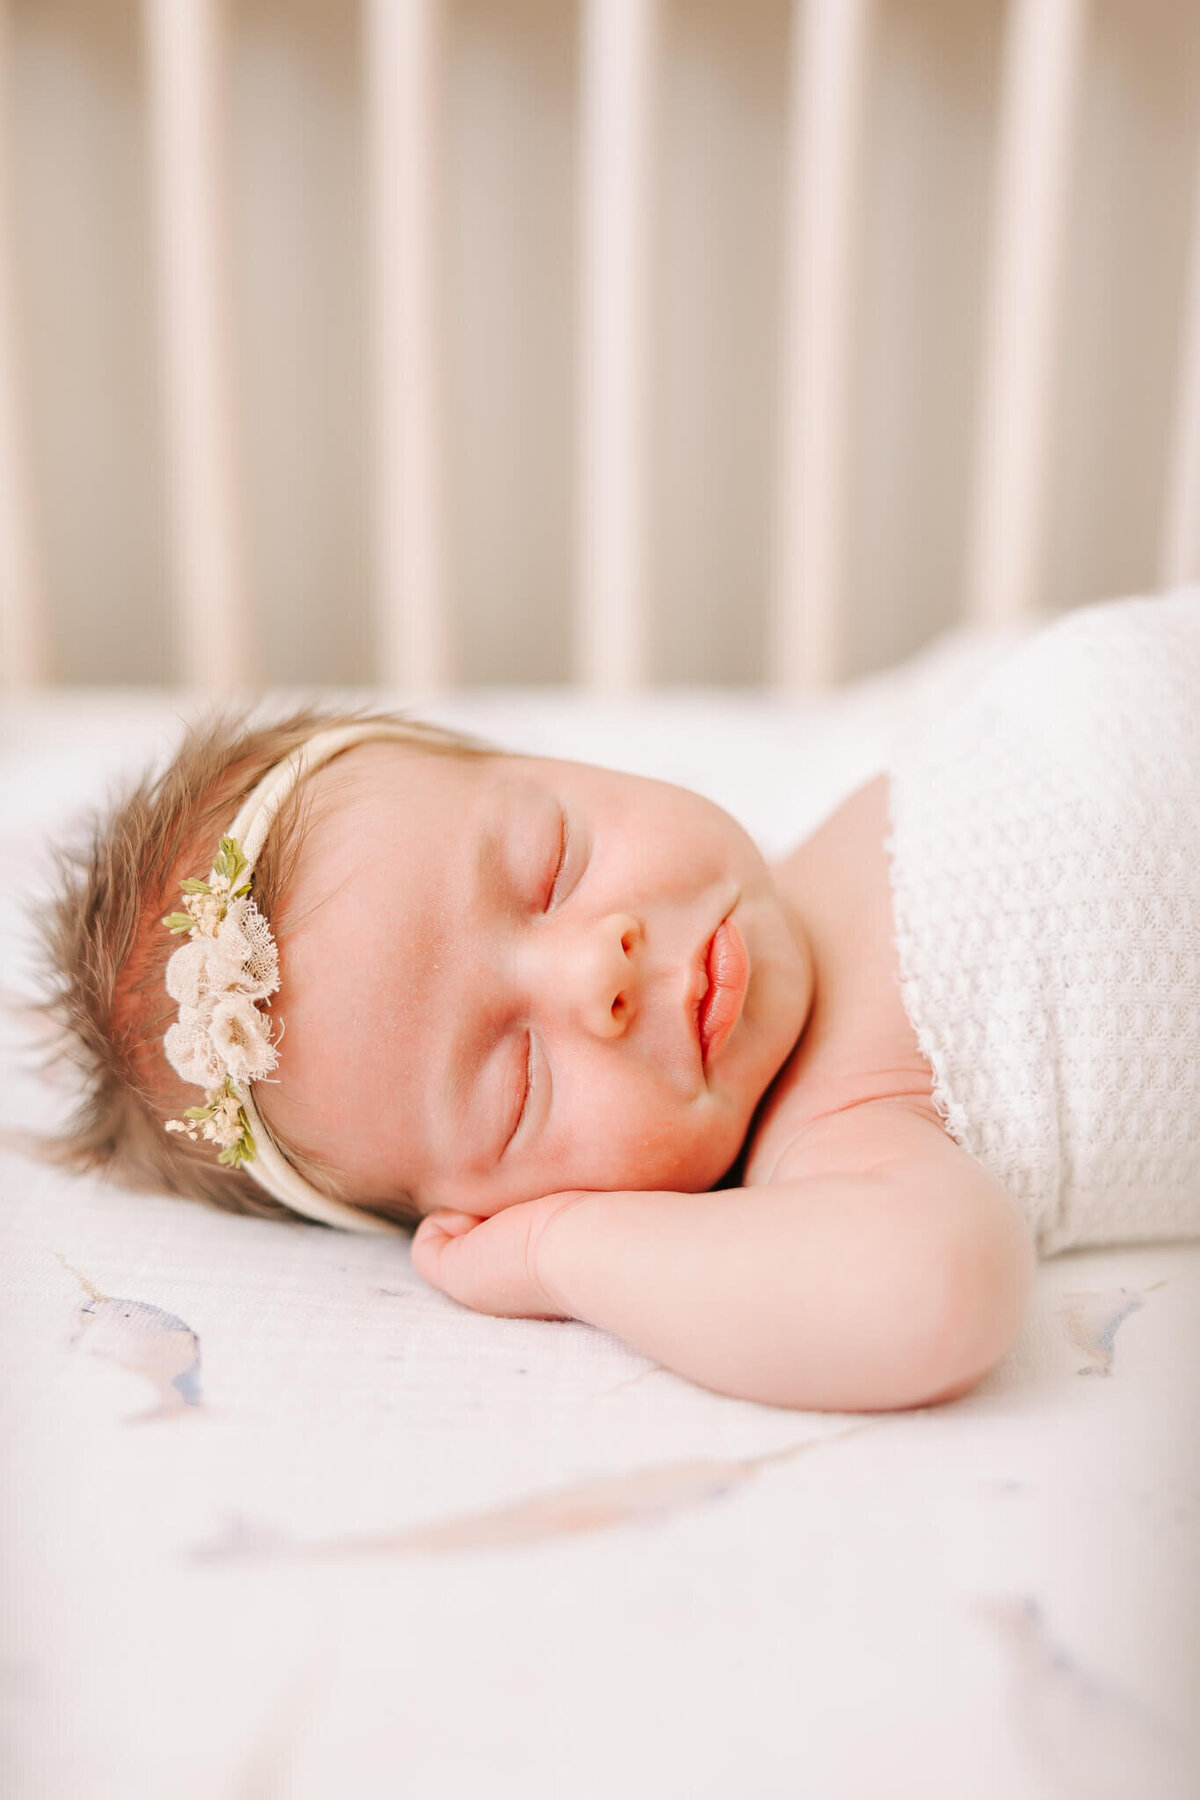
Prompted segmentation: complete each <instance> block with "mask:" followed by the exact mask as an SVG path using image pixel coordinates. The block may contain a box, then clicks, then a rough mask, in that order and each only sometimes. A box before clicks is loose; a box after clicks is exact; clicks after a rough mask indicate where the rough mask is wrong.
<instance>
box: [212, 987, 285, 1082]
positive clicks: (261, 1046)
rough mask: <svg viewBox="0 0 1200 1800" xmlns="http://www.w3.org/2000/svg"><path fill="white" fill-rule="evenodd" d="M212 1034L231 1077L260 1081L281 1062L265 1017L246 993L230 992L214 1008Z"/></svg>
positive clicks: (219, 1056)
mask: <svg viewBox="0 0 1200 1800" xmlns="http://www.w3.org/2000/svg"><path fill="white" fill-rule="evenodd" d="M209 1037H210V1039H211V1042H212V1045H213V1048H214V1049H215V1051H216V1054H217V1056H218V1058H219V1059H220V1063H221V1066H222V1067H223V1068H224V1069H225V1071H226V1073H227V1074H228V1075H229V1077H230V1079H231V1080H233V1081H235V1082H237V1084H238V1085H239V1086H241V1085H242V1084H243V1083H245V1082H250V1081H260V1080H261V1079H262V1077H263V1076H264V1075H268V1074H270V1072H271V1070H272V1069H273V1068H274V1067H275V1065H276V1064H277V1063H278V1061H279V1056H278V1054H277V1052H276V1050H275V1046H274V1045H273V1044H272V1042H271V1034H270V1029H269V1027H268V1024H267V1021H266V1019H265V1018H264V1017H263V1015H262V1013H260V1012H259V1010H258V1008H257V1006H255V1004H254V1002H253V1000H251V999H250V997H249V995H247V994H230V995H227V997H226V998H225V999H223V1000H219V1001H218V1002H217V1004H216V1006H214V1007H213V1012H212V1022H211V1024H210V1026H209Z"/></svg>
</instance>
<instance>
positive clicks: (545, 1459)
mask: <svg viewBox="0 0 1200 1800" xmlns="http://www.w3.org/2000/svg"><path fill="white" fill-rule="evenodd" d="M996 650H997V644H996V642H995V641H994V640H990V639H977V638H970V637H963V636H961V635H960V636H958V637H956V638H954V639H950V640H946V641H944V642H943V643H942V644H940V645H939V646H937V647H936V648H935V649H934V650H933V651H932V652H929V653H927V654H926V655H925V656H923V657H922V658H920V659H918V661H917V662H916V663H914V664H912V665H909V666H908V667H906V668H904V669H902V670H899V671H895V672H893V673H891V674H889V675H887V676H885V677H881V678H877V679H875V680H872V681H870V682H866V683H862V684H859V685H858V686H857V687H855V688H853V689H850V690H848V691H847V692H845V693H843V694H840V695H838V696H835V697H834V698H832V699H830V700H828V701H824V702H821V703H819V704H818V703H815V702H814V703H811V704H808V703H806V704H804V705H799V704H798V703H795V702H791V703H784V702H764V701H762V700H758V699H734V698H730V697H719V696H714V695H707V696H705V695H694V694H681V695H678V696H673V697H672V696H656V697H652V698H647V699H645V700H640V701H636V702H629V703H622V704H616V703H612V704H601V703H596V702H581V701H580V700H579V699H578V698H577V697H575V696H568V695H562V694H557V695H540V696H538V695H521V696H512V695H509V696H498V695H491V696H488V695H475V696H463V695H457V696H449V697H447V699H446V700H445V702H444V703H442V704H439V705H437V706H436V707H433V708H430V709H429V710H430V711H432V712H434V713H435V714H436V716H438V717H439V718H442V719H445V720H447V721H450V722H454V723H459V724H464V725H468V726H471V727H473V728H474V729H477V730H479V731H481V732H483V733H484V734H486V735H490V736H493V737H495V738H496V739H498V740H503V741H508V742H511V743H513V744H514V745H517V746H520V747H523V748H534V749H544V750H549V751H551V752H554V753H559V754H569V755H576V756H583V757H589V758H595V759H597V760H603V761H608V762H612V763H614V764H619V765H621V766H625V767H632V768H638V769H643V770H646V771H647V772H651V773H657V774H663V775H667V776H671V777H674V778H677V779H682V780H685V781H690V782H692V783H693V784H694V785H696V786H698V787H701V788H703V789H704V790H705V791H707V792H709V793H711V794H712V795H714V797H716V798H718V799H720V800H721V801H723V802H724V803H726V804H727V805H729V806H730V807H731V808H732V810H734V811H735V812H736V813H738V814H739V816H741V817H742V818H743V819H744V820H745V821H746V822H747V824H749V825H750V827H751V829H753V830H755V831H756V832H757V833H758V835H759V836H760V838H761V839H762V840H763V841H764V842H765V843H766V844H767V845H768V846H769V847H770V848H772V849H779V850H782V849H783V848H785V847H786V846H787V845H788V844H789V843H790V842H792V841H794V840H795V839H796V838H797V837H798V836H799V835H801V834H802V833H803V832H805V831H807V830H808V829H810V828H811V827H812V826H813V825H814V824H816V823H817V822H818V821H819V819H820V818H821V817H822V816H823V815H824V813H825V812H826V811H827V810H828V809H829V808H830V807H831V806H832V805H834V804H835V803H836V802H837V801H838V800H839V799H840V798H841V797H842V796H843V795H844V794H845V793H847V792H849V791H850V790H852V789H853V787H854V786H855V785H857V783H858V782H859V781H861V780H862V779H865V778H866V777H867V776H868V775H870V774H871V773H872V772H873V771H874V770H875V769H876V768H878V767H879V766H881V764H882V763H883V762H884V761H885V760H886V757H887V754H888V749H889V746H890V744H891V742H892V741H893V739H894V735H895V733H896V732H897V731H898V730H900V729H902V728H903V727H904V726H905V725H906V724H907V723H909V722H910V721H911V720H912V719H914V718H915V717H917V716H919V715H920V713H921V712H922V711H923V709H924V708H926V707H928V706H930V705H936V704H937V703H938V700H939V697H940V696H943V695H945V694H948V693H949V692H951V691H952V690H953V689H955V688H956V687H957V686H958V684H959V683H960V682H961V681H962V680H963V679H964V678H965V677H966V674H967V673H968V672H969V671H970V670H973V669H974V668H976V667H978V666H979V665H980V664H981V663H983V662H986V661H987V660H989V659H990V657H991V656H993V655H994V654H995V653H996ZM183 710H185V709H184V708H183V706H182V703H179V702H176V701H174V700H172V699H169V698H168V699H164V698H162V697H155V696H148V695H142V696H134V695H124V696H91V697H89V696H86V695H80V694H71V695H58V696H48V697H45V698H43V699H41V700H38V701H29V702H24V703H21V704H19V705H17V706H13V707H10V709H9V711H8V713H7V715H6V717H5V719H4V723H3V735H2V739H0V851H2V856H0V867H2V869H3V876H2V891H0V908H2V914H0V927H2V930H3V945H4V951H3V955H4V965H3V973H4V981H5V984H6V986H7V987H9V988H16V989H21V988H22V987H24V985H25V984H26V981H27V960H26V952H25V948H24V945H23V940H22V935H21V926H20V916H19V911H18V907H17V899H16V896H17V893H18V890H19V889H21V888H22V887H23V886H24V887H26V888H27V887H28V884H29V878H30V872H31V870H33V869H34V868H35V867H36V865H37V861H38V858H39V856H40V855H41V853H42V850H43V846H44V841H45V838H46V834H47V831H48V830H49V831H51V832H52V831H53V830H54V829H55V828H57V827H58V826H59V825H61V823H62V822H63V821H64V820H65V819H66V818H68V817H69V816H70V814H71V812H72V810H73V809H74V808H75V807H77V806H78V805H79V804H80V803H81V802H85V801H87V800H89V799H91V798H93V797H96V796H98V795H99V794H101V793H103V792H104V791H105V789H106V787H107V785H108V783H109V782H110V781H111V780H112V779H114V778H115V777H116V776H118V775H119V774H120V773H121V772H125V771H129V770H132V769H137V768H139V767H140V766H141V764H142V762H143V761H144V759H145V758H146V757H147V756H148V755H152V754H155V753H156V752H158V751H160V750H161V748H162V747H163V746H164V745H166V744H167V743H169V741H170V739H171V736H172V734H173V731H174V728H175V725H174V722H175V720H176V719H177V718H178V716H179V715H180V713H181V711H183ZM5 1029H6V1046H5V1050H4V1061H3V1077H4V1079H3V1091H4V1103H3V1117H4V1118H5V1120H7V1121H8V1122H10V1123H11V1122H13V1121H17V1122H20V1123H27V1122H30V1121H37V1120H45V1119H46V1118H47V1117H48V1116H49V1110H48V1108H49V1103H48V1101H47V1099H46V1096H45V1095H44V1094H43V1093H42V1092H41V1091H40V1089H39V1088H38V1087H37V1086H36V1085H35V1084H33V1083H32V1082H31V1081H30V1079H29V1078H28V1075H27V1074H26V1073H25V1072H24V1071H23V1069H22V1066H21V1059H20V1055H19V1051H18V1047H17V1045H16V1042H15V1040H14V1036H13V1029H12V1026H11V1024H9V1025H6V1028H5ZM0 1180H2V1182H3V1190H4V1199H3V1207H2V1209H0V1225H2V1231H3V1248H2V1252H0V1254H2V1262H0V1276H2V1279H3V1290H4V1292H3V1323H2V1326H0V1355H2V1358H3V1371H4V1377H3V1386H4V1395H3V1402H4V1406H5V1411H6V1423H5V1446H6V1455H7V1463H8V1468H9V1479H8V1481H7V1483H6V1491H5V1503H4V1504H5V1518H4V1545H5V1567H4V1570H3V1582H4V1589H5V1592H6V1596H7V1599H6V1606H5V1613H6V1623H5V1643H4V1647H3V1665H2V1668H0V1699H2V1703H3V1713H4V1719H5V1725H6V1729H7V1747H6V1751H5V1757H6V1761H5V1765H4V1766H5V1768H6V1776H5V1792H6V1793H8V1794H11V1795H12V1796H14V1800H17V1797H20V1800H26V1797H30V1800H32V1797H33V1796H38V1797H39V1800H42V1797H53V1800H58V1797H59V1796H62V1797H63V1800H66V1797H67V1796H71V1797H72V1800H110V1797H111V1800H166V1797H168V1796H169V1797H170V1800H226V1797H228V1800H251V1797H254V1800H265V1797H267V1796H271V1797H274V1800H279V1797H286V1800H325V1797H326V1796H329V1797H332V1796H339V1797H341V1796H354V1797H355V1800H374V1797H375V1796H379V1797H380V1800H383V1797H384V1796H387V1797H389V1800H390V1797H392V1796H403V1797H404V1800H443V1797H447V1800H449V1797H457V1796H460V1795H461V1796H467V1795H472V1794H477V1793H487V1794H488V1795H490V1796H493V1797H497V1800H506V1797H507V1796H514V1797H516V1796H521V1797H522V1800H542V1797H545V1800H557V1797H558V1796H562V1795H568V1794H569V1795H571V1796H572V1797H573V1800H602V1797H603V1800H610V1797H611V1796H612V1795H614V1794H617V1793H624V1794H628V1795H630V1796H633V1797H634V1800H641V1797H643V1796H645V1797H647V1800H649V1797H653V1800H675V1797H676V1796H678V1797H679V1800H684V1797H686V1800H707V1797H709V1796H712V1797H714V1800H715V1797H716V1796H721V1797H722V1800H725V1797H726V1796H729V1795H737V1796H748V1797H752V1800H758V1797H766V1796H771V1797H774V1796H781V1797H782V1796H788V1797H789V1800H790V1797H793V1796H794V1797H799V1796H801V1795H803V1796H806V1797H811V1800H827V1797H828V1800H834V1797H836V1800H842V1797H843V1796H844V1797H846V1800H850V1797H855V1800H880V1797H881V1796H888V1800H894V1797H896V1796H905V1795H910V1794H911V1795H918V1794H919V1795H921V1796H926V1797H929V1800H939V1797H941V1796H946V1797H947V1800H949V1797H951V1796H953V1797H954V1800H958V1797H959V1796H963V1795H967V1794H969V1795H971V1796H972V1797H973V1800H1014V1797H1021V1800H1025V1797H1029V1800H1041V1797H1043V1796H1044V1797H1057V1796H1092V1795H1113V1796H1116V1795H1126V1794H1134V1793H1137V1794H1145V1795H1147V1796H1150V1795H1153V1796H1155V1797H1156V1800H1162V1797H1163V1796H1171V1797H1178V1796H1183V1795H1184V1794H1187V1793H1192V1792H1194V1791H1195V1789H1194V1787H1193V1785H1192V1784H1193V1782H1194V1780H1195V1775H1194V1771H1195V1770H1196V1769H1197V1767H1200V1731H1198V1729H1197V1723H1196V1717H1195V1696H1196V1693H1197V1692H1198V1691H1200V1516H1198V1514H1200V1454H1198V1449H1197V1434H1196V1429H1195V1425H1196V1419H1197V1417H1198V1416H1200V1406H1198V1404H1197V1401H1198V1398H1200V1359H1198V1357H1197V1354H1196V1352H1197V1343H1198V1340H1200V1245H1176V1246H1166V1247H1157V1248H1153V1249H1143V1248H1137V1249H1127V1250H1115V1251H1105V1252H1102V1253H1096V1252H1092V1253H1085V1254H1077V1255H1073V1256H1070V1257H1063V1258H1060V1259H1058V1260H1056V1261H1053V1262H1050V1263H1048V1264H1046V1265H1044V1266H1043V1267H1042V1269H1041V1270H1040V1272H1039V1277H1038V1283H1037V1291H1036V1297H1035V1301H1034V1304H1033V1307H1032V1309H1031V1312H1030V1316H1029V1319H1028V1322H1027V1324H1026V1327H1025V1329H1024V1331H1023V1333H1022V1336H1021V1339H1020V1342H1019V1343H1018V1345H1017V1347H1016V1348H1015V1350H1014V1351H1013V1353H1012V1354H1011V1356H1010V1357H1009V1358H1008V1359H1007V1361H1006V1363H1005V1364H1004V1366H1003V1367H1002V1368H1001V1369H999V1370H997V1371H996V1372H995V1373H994V1374H993V1375H992V1376H991V1377H990V1378H989V1379H988V1380H987V1381H986V1382H985V1383H984V1384H983V1385H982V1387H981V1388H979V1389H978V1390H977V1391H976V1392H975V1393H973V1394H972V1395H970V1396H969V1397H967V1398H965V1399H963V1400H960V1401H958V1402H956V1403H954V1404H953V1405H950V1406H946V1407H941V1408H936V1409H932V1410H929V1411H918V1412H914V1413H910V1414H902V1415H893V1416H883V1417H876V1418H866V1419H862V1418H851V1417H833V1416H827V1415H820V1414H789V1413H785V1412H780V1411H775V1410H772V1409H770V1408H767V1407H759V1406H753V1405H748V1404H744V1403H742V1402H737V1401H731V1400H725V1399H721V1398H718V1397H716V1396H714V1395H711V1394H708V1393H705V1392H702V1391H701V1390H699V1389H697V1388H694V1387H692V1386H690V1385H689V1384H688V1383H686V1382H684V1381H682V1380H680V1379H678V1378H677V1377H675V1376H674V1375H672V1374H669V1373H667V1372H666V1371H664V1370H662V1369H661V1368H658V1367H657V1366H655V1365H654V1364H652V1363H650V1362H649V1361H647V1359H645V1358H644V1357H642V1356H640V1355H637V1354H635V1353H634V1352H632V1351H630V1350H628V1349H626V1348H625V1347H624V1346H622V1345H621V1344H619V1343H617V1342H615V1341H614V1340H612V1339H611V1338H608V1337H607V1336H605V1335H604V1334H603V1333H601V1332H598V1331H594V1330H592V1329H590V1328H589V1327H586V1326H583V1325H573V1324H543V1323H537V1322H531V1321H504V1320H493V1319H487V1318H481V1317H477V1316H476V1315H474V1314H471V1313H468V1312H466V1311H464V1310H463V1309H461V1308H459V1307H457V1306H455V1305H454V1304H453V1303H452V1302H450V1301H448V1300H446V1299H444V1298H443V1297H442V1296H440V1295H438V1294H435V1293H433V1292H432V1291H430V1290H429V1289H427V1288H425V1287H424V1286H423V1285H422V1284H421V1283H420V1281H419V1280H418V1279H417V1278H416V1276H415V1275H414V1274H413V1272H412V1270H411V1268H410V1266H409V1260H408V1252H407V1245H406V1244H405V1243H400V1244H381V1243H379V1242H377V1241H375V1240H368V1239H356V1238H351V1237H347V1236H342V1235H337V1234H333V1233H330V1232H327V1231H323V1230H321V1229H319V1228H317V1227H309V1226H303V1225H296V1226H294V1227H292V1226H279V1225H269V1224H261V1223H256V1222H252V1221H249V1220H244V1219H236V1218H227V1217H224V1216H222V1215H218V1214H215V1213H211V1212H208V1211H205V1210H203V1209H201V1208H199V1207H195V1206H189V1205H187V1204H184V1203H182V1202H180V1201H177V1200H171V1199H168V1198H163V1199H157V1198H153V1197H149V1198H148V1197H145V1196H141V1195H132V1194H126V1193H123V1192H121V1191H120V1190H117V1189H113V1188H110V1187H106V1186H104V1185H103V1184H101V1183H99V1182H90V1181H79V1180H75V1179H72V1178H69V1177H65V1176H62V1175H59V1174H57V1173H55V1172H53V1171H51V1170H49V1169H46V1168H42V1167H38V1166H35V1165H33V1164H31V1163H29V1162H27V1161H25V1160H23V1159H22V1158H20V1157H18V1156H16V1155H13V1154H4V1155H3V1156H2V1157H0Z"/></svg>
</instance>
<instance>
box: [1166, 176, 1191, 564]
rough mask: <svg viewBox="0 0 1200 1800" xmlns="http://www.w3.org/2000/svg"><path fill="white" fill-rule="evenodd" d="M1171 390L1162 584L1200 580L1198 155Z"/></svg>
mask: <svg viewBox="0 0 1200 1800" xmlns="http://www.w3.org/2000/svg"><path fill="white" fill-rule="evenodd" d="M1175 392H1176V401H1175V419H1174V429H1173V432H1172V439H1171V451H1170V463H1169V465H1168V469H1167V488H1166V507H1165V512H1164V518H1163V547H1162V580H1163V585H1164V586H1166V587H1173V586H1175V585H1176V583H1178V582H1181V581H1200V158H1198V159H1197V166H1196V187H1195V196H1194V209H1193V218H1192V243H1191V252H1190V269H1189V273H1188V286H1187V293H1186V296H1185V300H1184V312H1183V332H1182V337H1181V341H1180V357H1179V370H1178V376H1177V380H1176V386H1175Z"/></svg>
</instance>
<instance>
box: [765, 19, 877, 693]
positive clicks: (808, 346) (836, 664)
mask: <svg viewBox="0 0 1200 1800" xmlns="http://www.w3.org/2000/svg"><path fill="white" fill-rule="evenodd" d="M871 23H872V5H871V0H796V5H795V8H794V13H793V21H792V45H793V48H792V78H791V91H790V101H789V105H790V120H789V136H790V149H789V159H788V175H787V192H788V201H787V206H788V218H787V226H786V231H787V240H788V263H787V268H786V271H785V276H784V329H783V364H782V379H781V382H780V406H781V410H780V418H779V461H778V477H777V492H776V521H775V554H774V571H773V593H772V606H771V634H770V641H769V647H768V678H769V679H770V680H771V681H772V682H773V683H774V684H775V685H776V686H779V687H783V688H787V689H791V690H817V689H821V688H824V687H828V686H830V685H831V684H832V683H834V682H836V681H837V680H838V679H839V678H840V677H841V676H842V675H843V673H844V661H845V658H844V648H843V644H844V631H843V622H844V614H845V607H846V605H847V594H846V550H847V513H848V498H849V482H850V417H851V408H852V353H853V326H852V322H853V317H854V310H855V288H856V282H857V266H856V265H857V246H858V236H859V218H860V211H861V208H860V177H861V169H862V142H863V133H864V124H865V110H866V108H865V102H866V88H867V78H868V73H869V64H870V51H871Z"/></svg>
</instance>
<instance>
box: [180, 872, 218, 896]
mask: <svg viewBox="0 0 1200 1800" xmlns="http://www.w3.org/2000/svg"><path fill="white" fill-rule="evenodd" d="M179 885H180V887H181V888H182V889H183V891H184V893H185V894H208V893H211V892H212V890H211V888H210V887H209V885H208V883H207V881H201V879H200V877H199V876H198V875H188V876H185V878H184V879H183V880H182V881H181V882H180V884H179Z"/></svg>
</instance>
